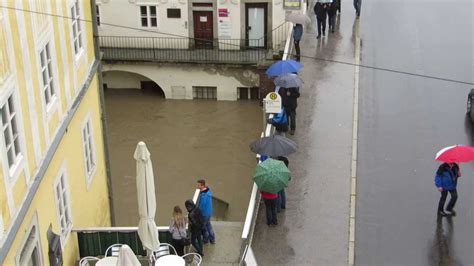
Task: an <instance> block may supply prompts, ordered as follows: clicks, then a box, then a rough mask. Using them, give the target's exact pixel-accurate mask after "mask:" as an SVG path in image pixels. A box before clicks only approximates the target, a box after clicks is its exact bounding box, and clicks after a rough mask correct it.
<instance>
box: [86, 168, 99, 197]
mask: <svg viewBox="0 0 474 266" xmlns="http://www.w3.org/2000/svg"><path fill="white" fill-rule="evenodd" d="M96 171H97V165H95V166H94V168H93V169H92V171H91V173H90V174H87V173H86V190H87V191H89V189H90V187H91V184H92V181H93V179H94V176H95V173H96Z"/></svg>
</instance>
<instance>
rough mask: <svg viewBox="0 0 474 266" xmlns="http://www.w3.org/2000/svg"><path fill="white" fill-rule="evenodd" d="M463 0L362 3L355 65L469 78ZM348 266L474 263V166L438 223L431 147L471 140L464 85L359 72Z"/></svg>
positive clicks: (471, 8)
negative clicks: (451, 209)
mask: <svg viewBox="0 0 474 266" xmlns="http://www.w3.org/2000/svg"><path fill="white" fill-rule="evenodd" d="M473 14H474V3H473V2H472V1H471V0H450V1H413V0H396V1H395V0H392V1H377V0H366V1H364V3H363V8H362V16H361V33H362V36H361V37H362V64H364V65H373V66H377V67H384V68H391V69H397V70H402V71H408V72H414V73H418V74H424V75H430V76H439V77H444V78H450V79H457V80H461V81H467V82H474V67H473V64H474V51H473V47H474V30H473V24H474V23H473V22H474V16H473ZM360 77H361V82H360V109H359V144H358V145H359V149H358V172H357V176H358V184H357V197H358V201H357V214H356V216H357V220H356V261H355V262H356V265H364V266H365V265H374V266H378V265H394V266H395V265H397V266H398V265H408V266H411V265H417V266H418V265H474V208H473V205H474V164H473V163H465V164H462V165H461V169H462V172H463V176H462V177H461V179H460V180H459V184H458V193H459V199H458V204H457V206H456V210H457V213H458V215H457V216H456V217H453V218H452V219H447V218H444V219H437V217H436V208H437V203H438V199H439V192H437V190H436V188H435V187H434V184H433V177H434V172H435V171H436V169H437V167H438V163H437V162H436V161H434V160H433V158H434V155H435V153H436V152H437V151H438V150H439V149H440V148H442V147H444V146H449V145H453V144H471V145H473V144H474V143H473V129H472V125H471V123H470V122H469V121H468V120H466V117H465V110H466V98H467V93H468V92H469V90H470V88H471V87H474V86H469V85H463V84H455V83H449V82H443V81H439V80H430V79H424V78H420V77H414V76H407V75H400V74H394V73H388V72H382V71H374V70H370V69H364V68H361V75H360Z"/></svg>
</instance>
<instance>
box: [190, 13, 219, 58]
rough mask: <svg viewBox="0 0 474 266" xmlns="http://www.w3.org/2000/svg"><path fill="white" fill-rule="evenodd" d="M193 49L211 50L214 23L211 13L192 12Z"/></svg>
mask: <svg viewBox="0 0 474 266" xmlns="http://www.w3.org/2000/svg"><path fill="white" fill-rule="evenodd" d="M193 21H194V38H195V47H196V48H200V49H212V48H213V41H214V30H213V27H214V23H213V20H212V11H193Z"/></svg>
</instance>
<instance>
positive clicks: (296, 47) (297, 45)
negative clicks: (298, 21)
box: [295, 41, 301, 61]
mask: <svg viewBox="0 0 474 266" xmlns="http://www.w3.org/2000/svg"><path fill="white" fill-rule="evenodd" d="M295 51H296V61H300V52H301V50H300V41H295Z"/></svg>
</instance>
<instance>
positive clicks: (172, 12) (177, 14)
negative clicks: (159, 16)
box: [166, 8, 181, 18]
mask: <svg viewBox="0 0 474 266" xmlns="http://www.w3.org/2000/svg"><path fill="white" fill-rule="evenodd" d="M166 13H167V16H168V18H181V9H179V8H168V9H166Z"/></svg>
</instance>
